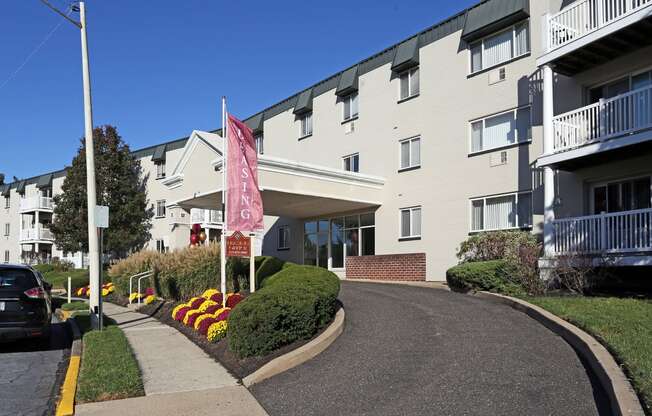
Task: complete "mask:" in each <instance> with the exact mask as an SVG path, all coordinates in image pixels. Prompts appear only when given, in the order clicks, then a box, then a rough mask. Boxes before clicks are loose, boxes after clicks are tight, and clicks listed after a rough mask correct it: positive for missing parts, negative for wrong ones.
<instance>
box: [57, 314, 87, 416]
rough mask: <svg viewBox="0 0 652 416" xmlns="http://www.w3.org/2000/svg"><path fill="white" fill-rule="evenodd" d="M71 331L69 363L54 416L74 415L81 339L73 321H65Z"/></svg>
mask: <svg viewBox="0 0 652 416" xmlns="http://www.w3.org/2000/svg"><path fill="white" fill-rule="evenodd" d="M66 322H68V325H70V329H71V330H72V338H73V341H72V346H71V348H70V362H69V363H68V370H67V371H66V378H65V379H64V381H63V386H62V387H61V398H60V399H59V403H57V410H56V413H55V415H56V416H71V415H74V414H75V393H76V392H77V376H78V375H79V366H80V364H81V353H82V339H81V332H80V331H79V327H78V326H77V322H75V320H74V319H67V320H66Z"/></svg>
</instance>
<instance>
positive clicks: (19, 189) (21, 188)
mask: <svg viewBox="0 0 652 416" xmlns="http://www.w3.org/2000/svg"><path fill="white" fill-rule="evenodd" d="M16 192H18V193H19V194H24V193H25V181H20V182H18V186H16Z"/></svg>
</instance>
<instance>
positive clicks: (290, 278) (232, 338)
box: [227, 263, 340, 358]
mask: <svg viewBox="0 0 652 416" xmlns="http://www.w3.org/2000/svg"><path fill="white" fill-rule="evenodd" d="M286 265H287V263H286ZM262 286H263V287H262V288H261V289H260V290H259V291H257V292H255V293H254V294H252V295H250V296H249V297H247V298H246V299H245V300H243V301H242V302H241V303H240V304H239V305H238V307H237V308H235V309H233V311H232V312H231V315H230V316H229V321H228V323H229V329H228V333H227V338H228V343H229V349H230V350H231V351H233V352H234V353H235V354H236V355H237V356H238V357H240V358H243V357H249V356H262V355H265V354H268V353H270V352H272V351H274V350H276V349H278V348H280V347H282V346H284V345H287V344H291V343H292V342H294V341H297V340H300V339H307V338H310V337H312V336H313V335H315V334H316V333H317V332H318V331H319V330H320V329H321V328H323V327H324V326H326V325H327V324H328V323H329V322H330V321H331V320H332V319H333V316H334V315H335V311H336V308H337V295H338V293H339V290H340V281H339V278H338V277H337V276H336V275H335V274H333V273H332V272H329V271H328V270H325V269H322V268H319V267H314V266H299V265H291V266H286V267H283V269H282V270H281V271H279V272H278V273H276V274H275V275H273V276H271V277H269V278H267V279H265V280H264V281H263V284H262Z"/></svg>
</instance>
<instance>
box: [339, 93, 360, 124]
mask: <svg viewBox="0 0 652 416" xmlns="http://www.w3.org/2000/svg"><path fill="white" fill-rule="evenodd" d="M343 101H344V113H343V115H342V119H343V120H344V121H348V120H353V119H355V118H357V117H358V93H357V92H354V93H353V94H350V95H347V96H346V97H344V99H343Z"/></svg>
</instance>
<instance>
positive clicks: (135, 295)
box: [129, 292, 142, 301]
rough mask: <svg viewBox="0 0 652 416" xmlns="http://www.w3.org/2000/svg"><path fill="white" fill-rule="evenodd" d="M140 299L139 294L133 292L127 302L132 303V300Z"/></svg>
mask: <svg viewBox="0 0 652 416" xmlns="http://www.w3.org/2000/svg"><path fill="white" fill-rule="evenodd" d="M141 297H142V295H141V294H140V293H137V292H134V293H132V294H131V295H129V300H130V301H134V300H136V299H138V298H141Z"/></svg>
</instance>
